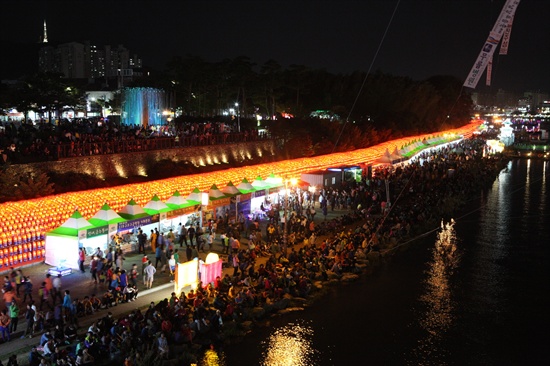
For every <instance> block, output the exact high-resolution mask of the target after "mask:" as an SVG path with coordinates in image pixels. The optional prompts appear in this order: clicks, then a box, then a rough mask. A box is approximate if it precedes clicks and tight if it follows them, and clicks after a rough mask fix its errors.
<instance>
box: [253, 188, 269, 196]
mask: <svg viewBox="0 0 550 366" xmlns="http://www.w3.org/2000/svg"><path fill="white" fill-rule="evenodd" d="M265 194H266V191H265V189H260V190H257V191H256V192H252V198H256V197H262V196H265Z"/></svg>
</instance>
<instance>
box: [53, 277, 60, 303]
mask: <svg viewBox="0 0 550 366" xmlns="http://www.w3.org/2000/svg"><path fill="white" fill-rule="evenodd" d="M52 285H53V289H52V304H53V306H55V301H56V299H57V298H59V301H60V302H63V297H62V292H61V275H57V277H54V279H53V280H52Z"/></svg>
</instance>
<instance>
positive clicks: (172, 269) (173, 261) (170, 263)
mask: <svg viewBox="0 0 550 366" xmlns="http://www.w3.org/2000/svg"><path fill="white" fill-rule="evenodd" d="M168 267H170V282H174V279H173V278H174V277H173V276H174V273H175V272H176V259H175V258H174V255H173V254H172V256H171V257H170V259H169V260H168Z"/></svg>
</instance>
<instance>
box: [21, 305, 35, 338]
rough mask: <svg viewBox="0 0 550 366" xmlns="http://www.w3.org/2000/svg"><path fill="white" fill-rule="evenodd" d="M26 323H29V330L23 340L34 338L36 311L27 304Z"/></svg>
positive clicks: (26, 330)
mask: <svg viewBox="0 0 550 366" xmlns="http://www.w3.org/2000/svg"><path fill="white" fill-rule="evenodd" d="M25 321H26V322H27V329H25V333H24V334H23V335H22V336H21V338H25V337H29V338H32V336H33V334H34V310H33V309H32V307H31V304H27V311H26V312H25Z"/></svg>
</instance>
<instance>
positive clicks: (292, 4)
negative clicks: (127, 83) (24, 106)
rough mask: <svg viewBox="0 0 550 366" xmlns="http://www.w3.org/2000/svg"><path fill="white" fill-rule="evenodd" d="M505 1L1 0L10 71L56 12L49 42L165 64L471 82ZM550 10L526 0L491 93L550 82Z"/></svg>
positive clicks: (543, 87) (549, 87) (4, 64)
mask: <svg viewBox="0 0 550 366" xmlns="http://www.w3.org/2000/svg"><path fill="white" fill-rule="evenodd" d="M504 2H505V1H504V0H434V1H429V0H400V1H399V0H376V1H371V0H357V1H351V0H337V1H323V0H316V1H310V0H292V1H285V0H253V1H238V0H225V1H213V0H202V1H194V0H191V1H190V0H167V1H164V0H154V1H153V0H152V1H143V0H133V1H121V0H110V1H101V0H98V1H81V0H72V1H55V0H47V1H46V0H36V1H27V0H2V2H1V8H0V9H1V11H2V14H3V15H2V20H1V21H0V42H1V44H2V48H3V50H2V53H1V56H0V59H1V64H0V66H1V71H2V74H0V76H1V77H2V78H6V77H9V76H12V75H13V74H15V73H16V71H17V72H19V69H21V68H22V67H23V66H25V65H29V63H30V62H31V61H32V62H33V63H32V65H34V60H32V55H31V56H29V55H27V54H25V53H24V52H10V51H12V50H13V51H17V50H19V49H20V45H21V44H31V43H36V42H37V41H38V40H39V37H40V36H41V34H42V23H43V20H44V19H46V21H47V24H48V38H49V40H50V42H53V43H61V42H70V41H85V40H90V41H92V42H93V43H95V44H97V45H98V46H100V45H104V44H111V45H117V44H123V45H124V46H126V47H127V48H128V49H130V51H131V52H132V53H136V54H138V56H140V57H141V58H142V60H143V63H144V65H146V66H150V67H153V68H155V69H158V70H162V69H163V68H164V66H165V64H166V62H167V61H169V60H170V59H171V58H172V57H173V56H175V55H181V56H185V55H193V56H199V57H202V58H204V59H205V60H207V61H212V62H217V61H221V60H223V59H225V58H235V57H237V56H248V57H250V59H251V60H252V61H253V62H254V63H256V64H260V65H261V64H263V63H264V62H266V61H267V60H269V59H273V60H276V61H278V62H279V63H281V65H282V66H284V67H286V66H289V65H291V64H302V65H306V66H309V67H311V68H323V69H326V70H327V71H329V72H333V73H349V72H352V71H354V70H361V71H368V70H369V68H370V66H371V64H372V71H373V72H374V71H376V70H380V71H382V72H385V73H389V74H393V75H400V76H407V77H410V78H412V79H414V80H422V79H425V78H427V77H430V76H433V75H453V76H456V77H458V78H459V79H461V80H464V79H465V78H466V76H467V75H468V72H469V71H470V68H471V67H472V65H473V63H474V61H475V59H476V57H477V55H478V53H479V51H480V49H481V47H482V45H483V43H484V41H485V39H486V38H487V36H488V34H489V31H490V30H491V28H492V27H493V25H494V23H495V21H496V18H497V16H498V15H499V13H500V11H501V9H502V6H503V4H504ZM396 6H397V8H396ZM394 10H395V15H394V16H393V19H392V14H393V12H394ZM549 16H550V0H521V2H520V4H519V6H518V9H517V11H516V17H515V19H514V24H513V28H512V34H511V39H510V48H509V52H508V55H507V56H498V55H495V59H494V67H493V83H492V86H491V89H492V90H493V91H496V90H498V89H501V88H502V89H505V90H510V91H516V92H523V91H526V90H540V91H542V92H549V91H550V21H549ZM390 19H391V24H390ZM387 27H388V29H387V34H386V36H385V38H384V34H385V32H386V28H387ZM383 38H384V39H383ZM381 42H382V44H381V47H380V50H379V52H378V55H377V56H376V57H375V54H376V52H377V49H378V47H379V45H380V43H381ZM497 53H498V50H497ZM22 57H24V59H23V60H22V59H21V58H22ZM484 84H485V77H483V79H482V81H480V83H479V84H478V88H477V89H478V90H488V89H487V88H486V87H485V86H484ZM491 89H489V90H491Z"/></svg>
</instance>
